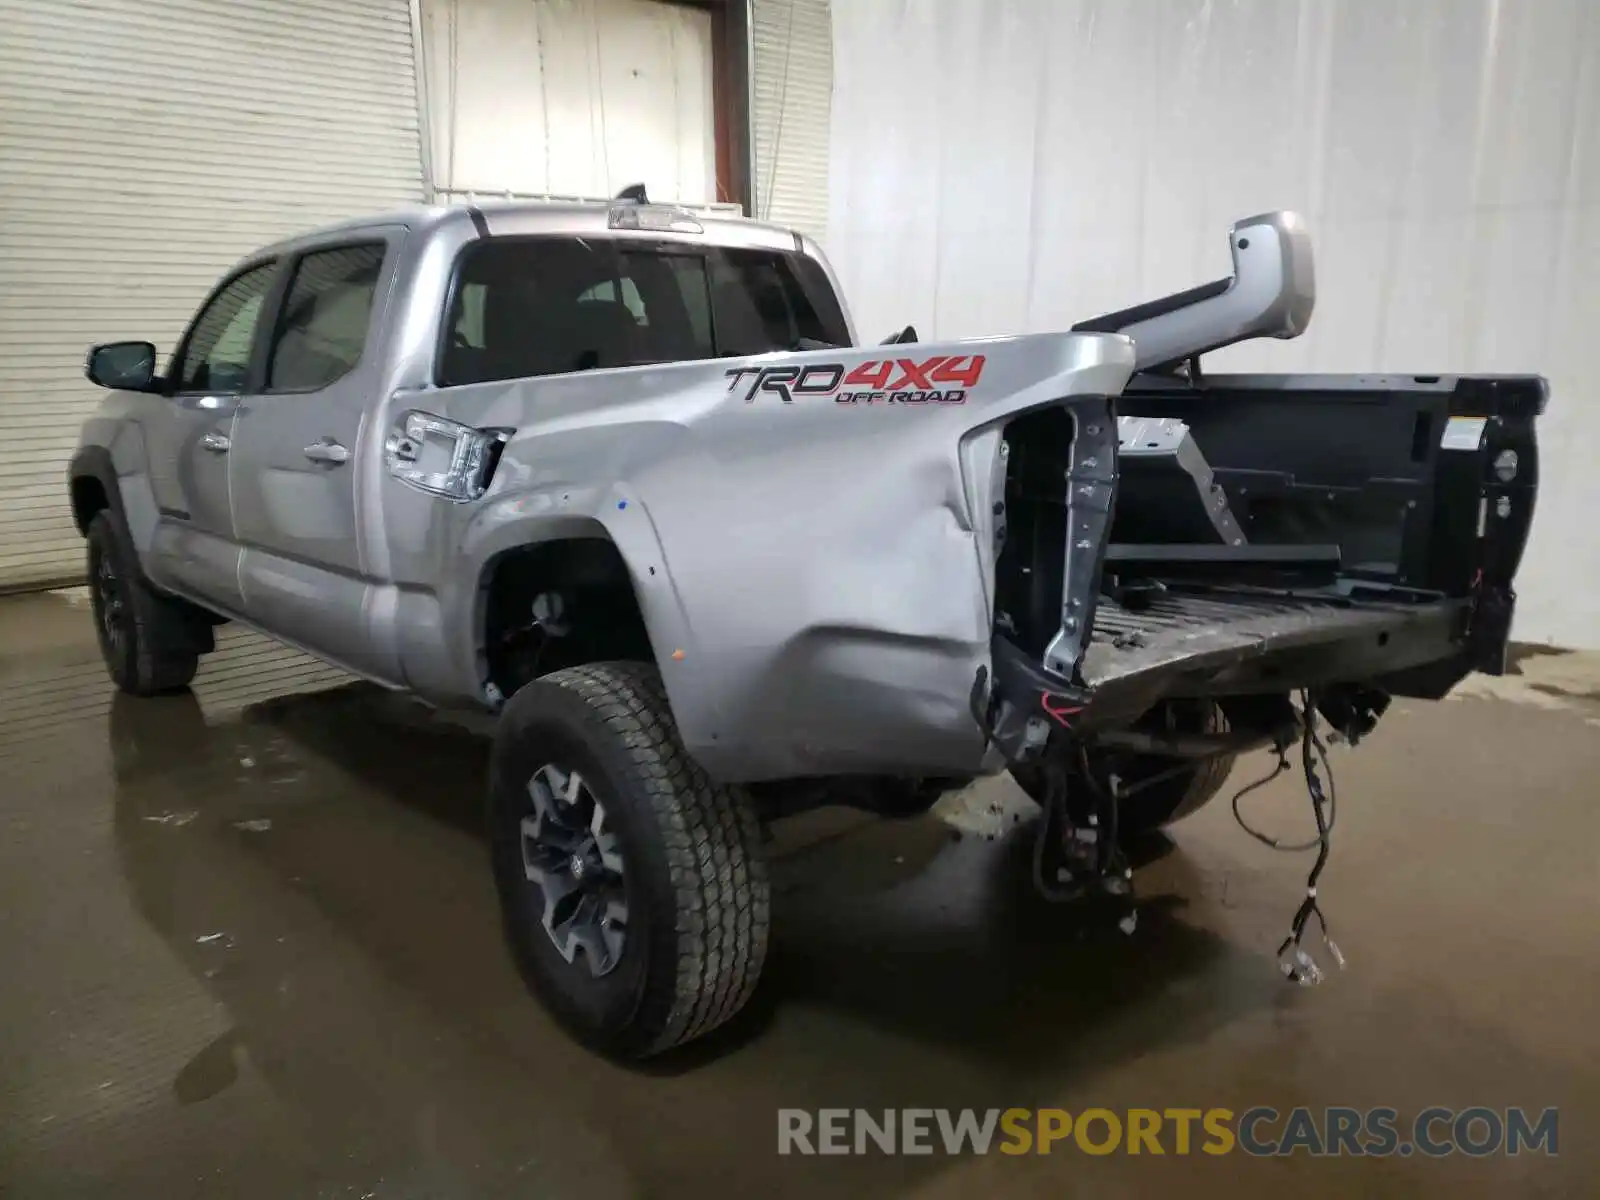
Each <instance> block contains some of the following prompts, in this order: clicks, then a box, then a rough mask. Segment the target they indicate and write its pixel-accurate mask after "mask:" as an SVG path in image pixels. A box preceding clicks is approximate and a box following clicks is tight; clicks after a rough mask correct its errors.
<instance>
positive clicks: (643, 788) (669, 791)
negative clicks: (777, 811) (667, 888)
mask: <svg viewBox="0 0 1600 1200" xmlns="http://www.w3.org/2000/svg"><path fill="white" fill-rule="evenodd" d="M539 682H540V683H541V684H548V685H553V686H557V687H561V688H565V689H567V690H568V691H570V692H572V693H573V694H574V695H576V696H577V697H579V698H580V699H581V700H582V701H583V703H584V705H585V706H586V707H587V708H588V709H589V710H590V712H592V713H593V714H594V716H595V718H596V719H597V720H599V722H600V723H601V724H603V725H604V726H605V727H606V728H607V729H608V730H609V731H610V732H611V733H612V734H613V735H614V736H615V737H616V738H617V739H618V741H619V742H620V744H621V745H622V747H623V748H624V749H625V752H626V756H627V758H628V761H629V765H630V768H631V771H632V773H633V775H634V780H633V782H634V784H635V786H637V787H638V789H639V791H640V793H641V794H642V795H643V797H644V798H645V799H646V800H647V801H648V803H649V805H650V809H651V812H652V813H653V815H654V817H655V824H656V828H657V831H658V833H659V836H660V838H661V843H662V846H663V848H664V850H665V854H666V859H667V863H668V869H669V871H670V874H671V879H672V888H673V892H674V895H675V898H676V904H675V909H676V912H675V922H676V932H677V935H678V936H677V941H678V962H677V970H676V980H675V985H674V988H673V994H672V997H671V1002H670V1005H669V1007H668V1011H667V1012H666V1014H665V1016H664V1017H656V1018H655V1020H656V1021H659V1023H660V1030H659V1032H658V1033H656V1034H655V1035H654V1036H653V1038H652V1039H651V1041H650V1042H649V1044H648V1046H647V1047H646V1049H645V1050H644V1053H646V1054H655V1053H659V1052H661V1051H663V1050H667V1049H669V1048H671V1047H672V1046H675V1045H679V1044H682V1043H684V1042H688V1041H692V1040H694V1039H695V1038H698V1037H701V1036H702V1035H704V1034H706V1033H709V1032H710V1031H711V1030H713V1029H715V1028H716V1027H717V1026H719V1025H722V1024H723V1023H724V1022H726V1021H728V1020H729V1019H730V1018H731V1017H733V1015H734V1014H735V1013H737V1012H738V1011H739V1010H740V1009H742V1008H743V1007H744V1006H745V1005H746V1003H748V1001H749V1000H750V997H751V995H752V993H753V992H754V991H755V986H756V982H757V980H758V979H759V978H760V975H761V968H762V965H763V962H764V961H765V958H766V951H767V939H768V934H769V932H770V926H771V893H770V888H769V883H768V879H767V872H766V864H765V861H764V860H763V858H762V855H761V851H760V846H761V832H760V827H759V823H758V822H757V819H756V816H755V812H754V809H753V807H752V806H751V805H750V804H749V802H748V801H747V800H746V799H745V798H744V797H743V796H742V795H741V794H740V793H739V792H738V791H737V790H736V789H733V788H729V787H725V786H722V785H719V784H716V783H714V782H713V781H712V780H711V779H710V778H709V777H708V776H707V775H706V773H705V772H704V771H703V770H702V769H701V768H700V766H699V764H697V763H696V762H695V761H694V760H693V759H692V758H691V757H690V756H689V753H688V751H687V750H685V749H684V747H683V743H682V742H681V740H680V739H679V737H678V732H677V728H676V727H675V725H674V724H673V721H672V716H671V708H670V706H669V704H668V701H667V695H666V689H665V687H664V686H663V684H662V682H661V677H660V675H659V674H658V672H657V671H656V669H655V667H654V666H652V665H650V664H648V663H635V662H605V663H591V664H587V665H585V666H578V667H569V668H566V669H564V670H560V671H556V672H553V673H552V674H550V675H546V676H543V677H542V678H541V679H540V680H539Z"/></svg>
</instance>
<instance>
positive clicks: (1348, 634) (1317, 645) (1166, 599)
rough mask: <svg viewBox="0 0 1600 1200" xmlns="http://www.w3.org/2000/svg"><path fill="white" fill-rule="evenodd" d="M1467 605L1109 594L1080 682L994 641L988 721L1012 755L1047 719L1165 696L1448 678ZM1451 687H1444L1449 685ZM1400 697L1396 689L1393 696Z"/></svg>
mask: <svg viewBox="0 0 1600 1200" xmlns="http://www.w3.org/2000/svg"><path fill="white" fill-rule="evenodd" d="M1470 611H1471V606H1470V603H1469V602H1468V601H1465V600H1430V601H1425V602H1419V603H1391V602H1381V601H1378V602H1374V601H1354V600H1348V599H1344V598H1342V597H1338V596H1332V595H1292V594H1280V595H1273V594H1264V593H1252V592H1228V591H1222V590H1217V591H1195V592H1179V591H1170V592H1167V593H1165V594H1163V595H1161V596H1159V597H1156V598H1154V599H1152V600H1150V601H1149V602H1148V603H1147V604H1143V605H1140V606H1137V607H1124V606H1122V605H1120V604H1118V603H1116V602H1115V601H1113V600H1111V599H1109V598H1102V601H1101V603H1100V605H1099V607H1098V608H1097V610H1096V612H1095V619H1094V626H1093V631H1092V633H1091V636H1090V639H1089V643H1088V646H1087V648H1086V650H1085V653H1084V656H1083V663H1082V668H1081V671H1080V678H1079V681H1078V682H1077V683H1075V684H1071V685H1069V684H1067V683H1066V681H1064V680H1063V678H1062V677H1061V676H1060V675H1058V674H1056V673H1055V672H1053V671H1050V670H1048V669H1047V668H1046V667H1044V665H1043V664H1042V663H1040V662H1039V660H1038V659H1037V658H1034V657H1032V656H1030V655H1028V654H1027V653H1026V652H1025V651H1023V650H1022V649H1020V648H1019V647H1017V646H1016V645H1015V644H1014V643H1013V642H1011V641H1010V640H1009V639H1008V638H1006V637H1005V636H1004V635H1000V636H997V637H996V639H995V644H994V673H995V674H994V688H993V690H992V692H989V690H988V688H987V685H985V686H984V687H983V688H980V689H975V692H974V700H975V701H976V700H978V698H979V692H980V691H981V692H988V695H989V711H988V716H989V719H988V721H986V722H985V724H987V725H988V726H989V728H990V729H991V731H992V733H993V737H994V741H995V743H996V745H997V747H998V748H999V749H1000V750H1001V751H1002V752H1003V753H1005V754H1006V756H1007V757H1008V758H1012V757H1015V756H1016V755H1017V754H1019V753H1021V752H1023V748H1024V747H1025V746H1026V745H1028V744H1030V743H1033V742H1035V741H1036V740H1037V738H1038V735H1039V726H1038V725H1037V724H1035V727H1034V728H1035V732H1034V733H1033V734H1032V735H1030V734H1029V732H1028V728H1027V727H1028V723H1029V722H1030V721H1034V720H1035V719H1036V718H1039V717H1044V718H1046V720H1047V722H1048V724H1046V726H1045V729H1046V730H1048V728H1049V725H1050V724H1053V725H1056V726H1060V727H1063V728H1066V729H1070V730H1071V731H1072V732H1073V733H1075V734H1086V733H1090V732H1092V731H1094V730H1095V729H1097V728H1107V727H1113V726H1117V725H1120V724H1123V723H1126V722H1127V721H1129V720H1131V719H1133V718H1135V717H1137V716H1138V715H1140V714H1141V713H1144V712H1146V711H1148V710H1149V709H1150V708H1152V707H1153V706H1154V705H1156V704H1157V703H1158V702H1160V701H1162V700H1166V699H1173V698H1179V697H1194V696H1211V695H1242V694H1248V693H1255V692H1262V693H1271V692H1287V691H1295V690H1300V689H1304V688H1313V689H1315V688H1322V687H1326V686H1329V685H1333V684H1340V683H1364V682H1369V681H1374V680H1381V679H1385V678H1389V677H1399V676H1402V675H1403V673H1405V672H1409V671H1413V670H1415V669H1417V668H1419V667H1425V666H1433V665H1437V666H1439V667H1441V668H1444V669H1445V670H1446V671H1447V672H1448V674H1449V675H1450V676H1451V678H1450V680H1449V682H1450V683H1453V682H1454V680H1455V679H1457V678H1459V677H1460V676H1461V675H1464V674H1466V673H1467V671H1468V670H1470V669H1471V666H1470V664H1469V663H1468V662H1467V660H1466V658H1465V654H1464V644H1465V643H1464V638H1465V635H1466V632H1467V624H1468V617H1469V614H1470ZM1446 687H1448V683H1447V684H1446ZM1397 690H1403V689H1397Z"/></svg>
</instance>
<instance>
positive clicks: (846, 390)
mask: <svg viewBox="0 0 1600 1200" xmlns="http://www.w3.org/2000/svg"><path fill="white" fill-rule="evenodd" d="M727 376H728V390H729V391H730V392H731V391H733V390H734V389H735V388H737V387H739V386H741V385H744V386H745V392H744V402H745V403H746V404H754V403H755V401H756V398H757V397H758V396H760V395H761V394H762V393H764V392H765V393H770V394H771V395H774V396H776V397H778V399H780V400H782V401H783V402H784V403H785V404H793V403H794V402H795V400H796V399H797V398H803V397H806V396H832V397H833V399H834V402H835V403H836V404H965V403H966V401H967V392H968V391H969V390H970V389H972V388H974V387H977V386H978V380H979V379H980V378H982V376H983V355H981V354H953V355H943V354H940V355H935V356H934V357H933V358H928V359H923V360H922V361H921V362H918V361H917V360H916V359H914V358H885V359H869V360H868V361H866V362H864V363H860V364H859V365H857V366H855V367H853V368H850V369H849V370H848V372H847V371H846V368H845V366H844V364H843V363H816V364H814V365H812V366H809V367H731V368H729V370H728V371H727ZM746 380H748V383H746Z"/></svg>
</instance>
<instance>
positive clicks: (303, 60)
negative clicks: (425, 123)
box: [0, 0, 422, 588]
mask: <svg viewBox="0 0 1600 1200" xmlns="http://www.w3.org/2000/svg"><path fill="white" fill-rule="evenodd" d="M0 30H4V34H3V35H0V114H3V116H0V164H3V165H0V588H6V587H13V586H18V585H23V584H28V583H33V582H40V581H45V580H52V579H59V578H66V577H72V576H74V575H78V574H81V571H82V548H81V542H80V540H79V538H78V536H77V533H76V531H75V530H74V529H73V527H72V523H71V518H70V515H69V513H68V510H67V505H66V482H65V477H64V470H65V467H66V462H67V459H68V458H69V457H70V454H71V452H72V449H73V447H74V445H75V443H76V437H77V430H78V424H79V422H80V421H81V420H82V419H83V417H84V415H85V414H86V413H87V412H88V411H90V410H91V409H92V407H93V405H94V404H95V402H96V399H97V395H96V391H95V389H94V388H93V387H92V386H91V385H89V384H88V383H86V382H85V380H84V378H83V356H84V350H85V349H86V348H87V346H88V345H89V344H90V343H91V342H97V341H109V340H113V339H118V338H143V339H148V340H152V341H154V342H155V343H156V344H157V346H158V347H160V348H161V350H162V352H163V353H165V352H167V351H169V350H170V349H171V348H172V346H173V343H174V342H175V341H176V340H177V338H178V336H179V334H180V333H181V332H182V329H183V327H184V324H185V322H186V321H187V320H188V318H189V317H190V315H191V314H192V313H193V311H194V309H195V308H196V307H197V305H198V304H199V302H200V301H201V299H203V297H204V294H205V292H206V290H207V288H208V287H209V285H210V284H212V283H213V282H214V281H215V279H216V277H217V275H218V274H219V272H221V271H222V270H223V269H224V268H226V266H227V265H228V264H229V263H230V262H232V261H233V260H234V259H236V258H237V257H239V256H240V255H241V254H244V253H247V252H248V251H250V250H251V249H253V248H255V247H257V246H259V245H261V244H263V243H266V242H268V241H272V240H275V239H277V238H279V237H282V236H284V235H287V234H290V233H293V232H296V231H299V230H301V229H304V228H307V227H309V226H314V225H317V224H321V223H324V222H326V221H329V220H333V219H336V218H339V217H343V216H349V215H354V214H358V213H362V212H367V211H373V210H381V209H383V208H387V207H393V206H394V205H396V204H398V203H403V202H408V201H416V200H420V199H421V198H422V174H421V156H420V148H419V143H418V135H417V105H416V88H415V72H414V67H413V55H412V33H411V18H410V8H409V5H408V2H407V0H80V2H79V3H75V4H65V3H61V2H60V0H0Z"/></svg>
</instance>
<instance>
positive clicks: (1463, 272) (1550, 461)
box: [828, 0, 1600, 647]
mask: <svg viewBox="0 0 1600 1200" xmlns="http://www.w3.org/2000/svg"><path fill="white" fill-rule="evenodd" d="M833 17H834V24H835V30H834V33H835V40H834V45H835V51H836V61H835V63H834V74H835V104H834V120H833V136H832V142H831V157H832V168H833V175H832V194H831V202H830V214H829V216H830V219H829V226H828V248H829V252H830V254H831V256H832V258H833V261H834V263H835V265H836V266H837V267H838V269H839V272H840V274H841V276H842V277H843V281H844V285H845V288H846V290H847V291H848V293H849V298H850V301H851V304H852V306H853V309H854V313H855V317H856V320H857V322H858V324H859V325H860V326H861V330H862V335H863V336H864V337H874V336H880V335H882V334H885V333H887V332H888V331H889V330H891V329H895V328H899V327H900V326H903V325H905V324H906V323H907V322H914V323H915V324H916V326H917V328H918V329H919V330H920V331H921V332H922V333H923V334H924V336H929V335H933V334H938V335H940V336H968V335H980V334H996V333H1006V332H1018V331H1028V330H1047V329H1063V328H1066V327H1067V326H1069V325H1070V324H1071V323H1072V322H1073V321H1076V320H1079V319H1082V318H1084V317H1087V316H1090V315H1093V314H1095V313H1100V312H1107V311H1110V310H1113V309H1117V308H1122V307H1126V306H1128V305H1130V304H1134V303H1137V302H1139V301H1141V300H1146V299H1151V298H1154V297H1156V296H1159V295H1162V294H1165V293H1169V292H1173V291H1177V290H1179V289H1181V288H1185V287H1189V286H1192V285H1194V284H1196V283H1201V282H1203V281H1205V280H1208V279H1214V278H1217V277H1219V276H1221V275H1225V274H1226V273H1227V271H1228V253H1227V246H1226V243H1225V240H1224V234H1225V231H1226V230H1227V228H1228V225H1229V224H1230V223H1231V222H1232V221H1233V220H1235V219H1236V218H1238V217H1242V216H1249V215H1251V214H1254V213H1259V212H1262V211H1265V210H1269V209H1274V208H1294V209H1298V210H1299V211H1301V212H1302V213H1303V214H1305V215H1306V216H1307V218H1308V219H1309V222H1310V226H1311V231H1312V235H1313V237H1314V239H1315V241H1316V248H1317V275H1318V280H1317V284H1318V296H1317V312H1316V316H1315V318H1314V320H1313V321H1312V324H1311V329H1310V332H1309V333H1308V334H1307V335H1306V336H1304V337H1301V338H1299V339H1297V340H1295V341H1289V342H1271V343H1261V342H1257V343H1252V344H1250V345H1247V346H1240V347H1234V348H1232V349H1230V350H1227V351H1223V352H1221V353H1220V354H1218V355H1216V356H1214V357H1215V363H1214V364H1211V365H1212V366H1213V369H1217V370H1221V369H1228V368H1232V369H1244V370H1252V369H1255V370H1262V369H1265V370H1280V371H1393V372H1424V373H1469V372H1479V373H1482V372H1510V373H1516V372H1536V373H1541V374H1544V375H1547V376H1549V377H1550V380H1551V388H1552V400H1551V407H1550V412H1549V415H1548V417H1547V418H1546V420H1545V422H1544V424H1543V426H1542V442H1543V447H1544V465H1545V471H1544V476H1543V483H1542V487H1541V492H1540V496H1539V512H1538V515H1537V517H1536V519H1535V521H1534V531H1533V538H1532V542H1531V544H1530V546H1529V550H1528V555H1527V557H1526V559H1525V560H1524V564H1523V569H1522V573H1521V576H1520V578H1519V591H1520V592H1521V604H1520V607H1519V619H1518V623H1517V627H1516V636H1518V637H1519V638H1523V639H1528V640H1538V641H1544V640H1549V641H1553V642H1556V643H1558V644H1564V645H1570V646H1586V647H1600V533H1597V532H1596V526H1595V521H1594V516H1593V514H1594V513H1595V512H1596V511H1597V510H1600V472H1597V471H1596V470H1595V468H1594V465H1593V462H1592V461H1591V460H1592V459H1593V447H1594V446H1595V445H1596V444H1600V400H1597V398H1596V397H1595V396H1594V394H1593V393H1594V391H1595V384H1594V380H1593V363H1592V359H1593V355H1592V353H1591V346H1592V344H1593V340H1594V330H1595V328H1596V327H1600V289H1597V288H1596V287H1595V286H1594V282H1593V281H1594V280H1595V279H1596V278H1597V277H1600V4H1596V3H1594V0H1541V2H1540V3H1523V4H1509V3H1501V2H1499V0H1419V2H1417V3H1408V4H1376V3H1366V2H1364V0H1300V2H1299V3H1295V4H1287V3H1282V2H1281V0H1230V2H1228V3H1215V2H1213V0H1165V2H1163V3H1161V4H1134V3H1128V2H1126V0H968V2H967V3H962V4H953V3H951V4H932V3H930V4H921V5H908V4H905V3H903V0H851V3H849V4H843V3H841V4H838V5H836V6H835V9H834V14H833ZM890 47H892V54H887V51H886V48H890ZM886 54H887V57H886ZM899 63H915V64H916V75H917V79H918V80H921V81H931V82H929V83H928V85H927V86H915V85H914V82H912V81H908V79H907V72H906V71H904V70H899V69H895V64H899ZM1208 362H1209V360H1208Z"/></svg>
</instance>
